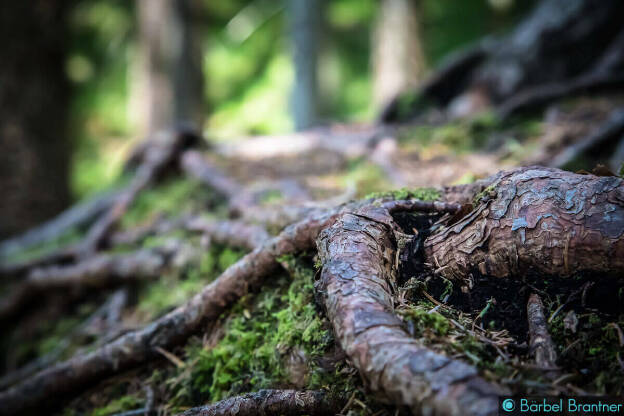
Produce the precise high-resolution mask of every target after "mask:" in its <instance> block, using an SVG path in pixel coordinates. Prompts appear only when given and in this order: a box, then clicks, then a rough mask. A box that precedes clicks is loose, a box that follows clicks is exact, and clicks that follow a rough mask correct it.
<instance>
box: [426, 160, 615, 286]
mask: <svg viewBox="0 0 624 416" xmlns="http://www.w3.org/2000/svg"><path fill="white" fill-rule="evenodd" d="M487 190H488V192H484V193H487V194H488V195H485V196H484V197H482V198H480V201H478V205H477V207H476V208H475V209H474V210H473V211H472V212H471V213H470V214H468V215H467V216H465V217H463V218H462V219H461V220H459V221H458V222H457V223H455V224H452V225H450V226H449V227H447V228H445V229H443V230H442V231H440V232H438V233H436V234H434V235H432V236H430V237H429V238H427V240H426V241H425V257H426V258H425V262H427V263H429V264H431V265H432V266H433V267H434V268H435V269H436V270H437V271H438V272H439V273H440V274H441V275H442V276H444V277H446V278H448V279H455V280H462V279H466V278H467V277H468V276H469V274H470V273H471V272H479V273H481V274H484V275H489V276H495V277H516V276H525V275H527V273H540V274H542V275H545V276H561V277H568V276H573V275H578V274H581V273H592V274H598V273H600V274H604V275H614V274H618V273H619V274H622V273H623V272H624V181H623V180H622V179H621V178H618V177H613V176H610V177H598V176H594V175H580V174H575V173H571V172H565V171H562V170H559V169H552V168H544V167H528V168H520V169H516V170H512V171H510V172H505V173H503V174H502V175H497V177H496V179H495V180H494V182H493V183H492V184H491V185H490V186H489V187H488V188H487Z"/></svg>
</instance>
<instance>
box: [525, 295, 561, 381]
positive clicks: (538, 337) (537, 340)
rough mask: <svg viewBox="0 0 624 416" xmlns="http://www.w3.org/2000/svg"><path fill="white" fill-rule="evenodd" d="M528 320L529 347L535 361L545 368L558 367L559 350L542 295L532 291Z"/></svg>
mask: <svg viewBox="0 0 624 416" xmlns="http://www.w3.org/2000/svg"><path fill="white" fill-rule="evenodd" d="M527 320H528V321H529V347H530V350H531V352H532V353H533V355H534V356H535V363H536V364H537V366H538V367H540V368H542V369H544V370H556V369H557V364H556V362H557V350H556V348H555V345H554V343H553V340H552V338H551V337H550V334H549V333H548V323H547V322H546V317H545V316H544V305H543V304H542V300H541V299H540V297H539V296H538V295H537V294H535V293H532V294H531V296H529V300H528V302H527Z"/></svg>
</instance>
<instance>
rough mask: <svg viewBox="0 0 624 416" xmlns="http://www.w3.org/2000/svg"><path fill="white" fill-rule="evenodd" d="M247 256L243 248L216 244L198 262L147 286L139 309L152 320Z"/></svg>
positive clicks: (141, 297) (142, 293)
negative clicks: (238, 248)
mask: <svg viewBox="0 0 624 416" xmlns="http://www.w3.org/2000/svg"><path fill="white" fill-rule="evenodd" d="M244 255H245V253H244V251H243V250H237V249H232V248H229V247H224V246H221V245H218V244H212V245H211V246H210V248H209V249H207V250H206V251H205V252H203V253H202V254H201V256H200V257H199V259H198V261H197V262H196V263H193V264H190V265H189V266H188V267H186V268H185V269H184V270H180V271H178V272H171V273H168V274H165V275H164V276H163V278H162V279H160V280H159V281H157V282H153V283H151V284H149V285H147V286H146V287H145V288H144V289H143V290H142V291H141V292H140V294H139V303H138V305H137V308H138V311H139V312H140V313H141V315H142V316H144V318H145V319H151V318H153V317H155V316H158V315H160V314H162V313H163V312H164V311H166V310H168V309H170V308H171V307H173V306H177V305H180V304H181V303H183V302H184V301H185V300H187V299H188V298H190V297H191V296H193V295H194V294H195V293H197V292H199V291H200V290H201V289H202V288H203V287H204V286H205V285H206V284H207V283H209V282H210V281H212V280H213V279H215V278H216V277H217V276H219V275H220V274H221V273H223V271H224V270H225V269H227V268H228V267H229V266H230V265H232V264H234V263H235V262H236V261H238V260H239V259H240V258H241V257H243V256H244Z"/></svg>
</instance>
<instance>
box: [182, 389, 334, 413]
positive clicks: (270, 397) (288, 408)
mask: <svg viewBox="0 0 624 416" xmlns="http://www.w3.org/2000/svg"><path fill="white" fill-rule="evenodd" d="M340 404H341V402H340V401H339V400H337V399H335V398H332V397H330V396H329V395H328V394H326V393H324V392H322V391H297V390H260V391H258V392H257V393H249V394H244V395H242V396H235V397H230V398H229V399H225V400H222V401H220V402H218V403H214V404H209V405H206V406H201V407H195V408H193V409H189V410H187V411H186V412H184V413H181V414H180V415H179V416H228V415H238V416H264V415H266V416H268V415H283V416H296V415H310V416H326V415H332V414H336V413H338V412H339V411H340Z"/></svg>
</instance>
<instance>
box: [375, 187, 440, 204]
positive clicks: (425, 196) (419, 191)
mask: <svg viewBox="0 0 624 416" xmlns="http://www.w3.org/2000/svg"><path fill="white" fill-rule="evenodd" d="M440 196H442V195H441V193H440V191H439V190H437V189H434V188H413V189H408V188H401V189H396V190H394V191H387V192H372V193H370V194H368V195H366V197H365V198H367V199H381V198H391V199H395V200H401V199H420V200H421V201H435V200H437V199H440Z"/></svg>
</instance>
